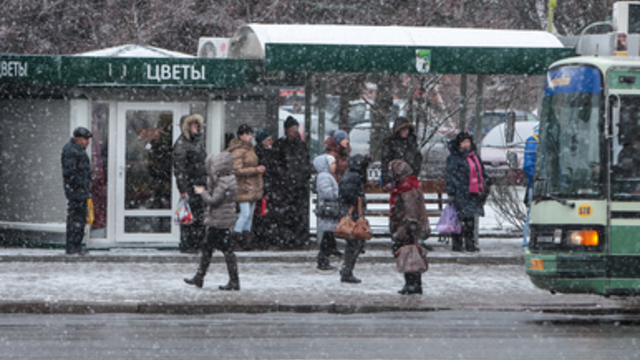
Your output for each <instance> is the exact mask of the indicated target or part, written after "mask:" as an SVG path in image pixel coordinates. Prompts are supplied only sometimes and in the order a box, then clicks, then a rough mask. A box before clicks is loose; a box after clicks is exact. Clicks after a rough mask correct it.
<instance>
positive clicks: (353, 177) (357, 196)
mask: <svg viewBox="0 0 640 360" xmlns="http://www.w3.org/2000/svg"><path fill="white" fill-rule="evenodd" d="M369 161H370V158H369V156H368V155H366V156H363V155H360V154H358V155H355V156H352V157H351V159H349V170H348V171H347V172H346V173H345V174H344V176H343V177H342V179H341V180H340V201H342V204H343V205H344V208H345V209H349V208H350V207H352V206H353V208H354V211H353V212H352V214H351V217H352V219H354V220H356V219H357V218H358V217H360V216H363V215H364V212H365V210H366V205H367V199H366V197H365V193H364V183H365V182H366V180H367V167H368V166H369ZM359 205H360V206H359ZM359 208H362V213H360V212H359V211H358V209H359ZM346 241H347V247H346V249H345V251H344V261H343V263H342V269H341V270H340V281H341V282H345V283H351V284H358V283H360V282H361V280H360V279H358V278H357V277H355V276H353V268H354V267H355V266H356V261H358V255H360V253H361V252H362V251H363V249H364V241H363V240H354V239H346Z"/></svg>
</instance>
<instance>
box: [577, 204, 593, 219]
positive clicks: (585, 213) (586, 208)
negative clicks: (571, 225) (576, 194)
mask: <svg viewBox="0 0 640 360" xmlns="http://www.w3.org/2000/svg"><path fill="white" fill-rule="evenodd" d="M578 215H579V216H580V217H583V218H584V217H589V216H591V215H593V207H592V206H591V205H589V204H582V205H580V206H578Z"/></svg>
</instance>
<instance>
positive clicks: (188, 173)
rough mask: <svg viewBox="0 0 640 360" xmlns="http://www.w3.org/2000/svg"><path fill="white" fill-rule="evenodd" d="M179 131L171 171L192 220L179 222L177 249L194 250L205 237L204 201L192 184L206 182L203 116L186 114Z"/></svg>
mask: <svg viewBox="0 0 640 360" xmlns="http://www.w3.org/2000/svg"><path fill="white" fill-rule="evenodd" d="M180 130H181V131H182V133H181V134H180V137H178V140H176V142H175V144H174V145H173V171H174V174H175V176H176V183H177V185H178V191H180V197H182V198H183V199H187V201H188V202H189V207H190V208H191V213H192V214H193V223H191V224H189V225H185V224H181V225H180V245H179V248H180V252H183V253H197V252H198V251H199V250H200V243H201V242H202V240H203V239H204V237H205V233H206V228H205V226H204V201H203V200H202V197H201V196H200V195H198V194H196V193H195V192H194V186H205V185H207V171H206V169H205V165H204V161H205V159H206V158H207V151H206V150H205V148H204V141H202V132H203V131H204V118H203V117H202V116H201V115H198V114H194V115H185V116H183V117H182V118H181V119H180Z"/></svg>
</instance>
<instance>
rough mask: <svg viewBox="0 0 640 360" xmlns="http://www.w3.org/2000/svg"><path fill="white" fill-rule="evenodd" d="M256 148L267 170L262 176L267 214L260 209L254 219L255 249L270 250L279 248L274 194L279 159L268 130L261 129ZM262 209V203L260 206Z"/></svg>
mask: <svg viewBox="0 0 640 360" xmlns="http://www.w3.org/2000/svg"><path fill="white" fill-rule="evenodd" d="M255 139H256V146H255V148H254V151H255V152H256V155H257V156H258V164H259V165H263V166H264V167H265V168H266V171H265V172H264V174H262V181H263V183H264V185H263V200H262V201H266V213H265V214H264V215H263V213H262V209H261V208H258V210H257V211H256V215H257V216H254V218H253V228H252V231H253V238H254V244H252V245H253V246H254V247H256V248H258V249H268V248H269V247H271V246H274V247H275V246H277V234H276V233H275V230H274V229H275V227H276V224H277V223H278V218H277V216H275V215H274V213H275V211H274V202H273V194H274V192H275V191H276V185H277V181H278V159H277V158H276V152H275V150H274V149H273V137H272V135H271V132H269V131H268V130H267V129H261V130H259V131H258V132H257V133H256V137H255ZM257 206H260V207H262V202H258V205H257Z"/></svg>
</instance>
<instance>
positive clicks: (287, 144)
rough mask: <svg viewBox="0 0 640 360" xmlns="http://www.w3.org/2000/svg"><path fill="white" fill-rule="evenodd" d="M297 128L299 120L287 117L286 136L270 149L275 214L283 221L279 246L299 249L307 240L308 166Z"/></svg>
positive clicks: (280, 226) (309, 175) (306, 153)
mask: <svg viewBox="0 0 640 360" xmlns="http://www.w3.org/2000/svg"><path fill="white" fill-rule="evenodd" d="M298 127H299V124H298V121H297V120H296V119H294V118H293V117H292V116H289V117H288V118H287V120H286V121H285V123H284V128H285V136H283V137H281V138H280V139H278V140H277V141H276V143H275V144H274V146H273V148H274V151H275V154H276V159H277V160H276V161H277V168H278V173H279V175H280V177H279V179H278V182H277V183H276V184H275V186H274V194H273V195H274V199H273V200H274V205H275V208H276V209H275V212H276V213H277V215H278V217H279V218H280V219H282V220H281V222H280V224H279V228H278V232H279V234H280V236H279V237H280V239H279V241H280V243H281V244H280V245H282V246H284V247H301V246H304V245H306V244H307V243H308V241H309V178H310V177H311V163H310V160H309V151H308V149H307V145H306V144H305V143H304V142H303V141H302V140H301V139H300V132H299V128H298Z"/></svg>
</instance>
